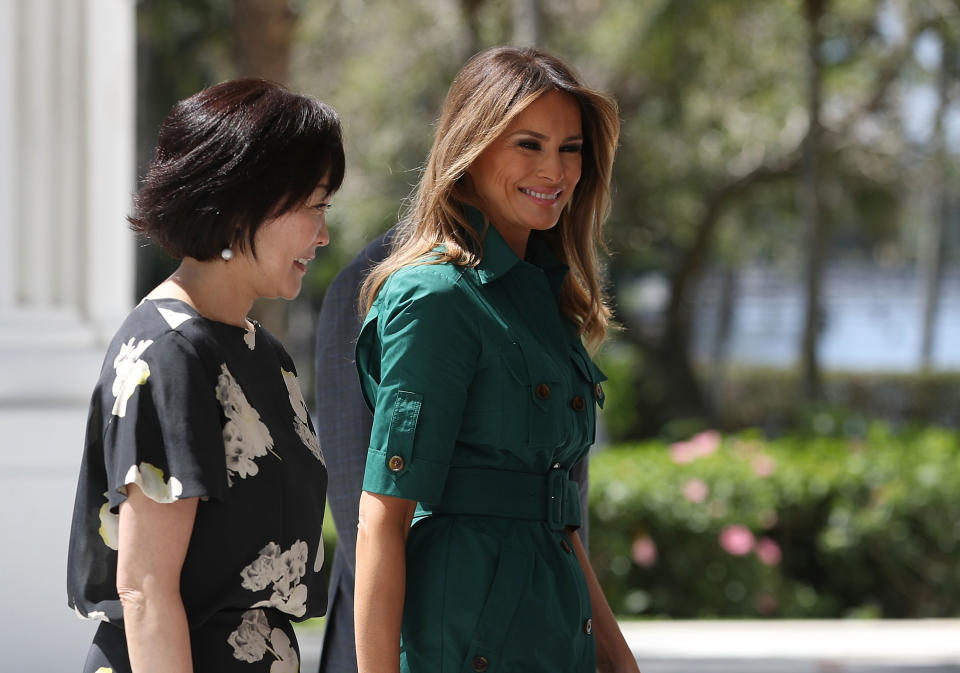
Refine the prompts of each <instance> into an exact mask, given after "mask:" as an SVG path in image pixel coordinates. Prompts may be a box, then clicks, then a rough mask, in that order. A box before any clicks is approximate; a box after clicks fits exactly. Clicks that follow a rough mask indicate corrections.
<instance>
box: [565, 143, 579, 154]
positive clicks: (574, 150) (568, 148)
mask: <svg viewBox="0 0 960 673" xmlns="http://www.w3.org/2000/svg"><path fill="white" fill-rule="evenodd" d="M560 151H561V152H571V153H573V154H577V153H580V152H582V151H583V145H564V146H563V147H561V148H560Z"/></svg>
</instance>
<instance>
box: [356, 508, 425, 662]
mask: <svg viewBox="0 0 960 673" xmlns="http://www.w3.org/2000/svg"><path fill="white" fill-rule="evenodd" d="M416 507H417V503H415V502H414V501H412V500H404V499H403V498H395V497H392V496H389V495H377V494H374V493H368V492H367V491H364V492H363V493H362V494H361V495H360V518H359V523H358V526H357V579H356V585H355V589H354V599H353V600H354V603H353V605H354V622H355V629H356V643H357V667H358V669H359V673H399V671H400V621H401V619H402V618H403V600H404V593H405V588H406V581H407V562H406V558H407V556H406V547H407V534H408V533H409V532H410V522H411V521H412V520H413V513H414V510H415V509H416Z"/></svg>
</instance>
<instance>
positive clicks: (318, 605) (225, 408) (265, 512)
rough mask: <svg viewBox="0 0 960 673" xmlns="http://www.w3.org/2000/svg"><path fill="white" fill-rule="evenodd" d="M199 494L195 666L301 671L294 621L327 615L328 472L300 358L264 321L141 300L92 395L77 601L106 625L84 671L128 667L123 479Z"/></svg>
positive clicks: (153, 490) (192, 580)
mask: <svg viewBox="0 0 960 673" xmlns="http://www.w3.org/2000/svg"><path fill="white" fill-rule="evenodd" d="M132 483H135V484H137V485H138V486H139V487H140V488H141V489H142V490H143V492H144V493H145V494H146V495H147V496H148V497H150V498H151V499H153V500H155V501H157V502H173V501H174V500H177V499H179V498H192V497H198V498H200V502H199V505H198V507H197V514H196V520H195V523H194V529H193V533H192V535H191V538H190V543H189V546H188V549H187V555H186V559H185V561H184V565H183V570H182V575H181V594H182V597H183V602H184V607H185V609H186V614H187V619H188V622H189V626H190V638H191V649H192V653H193V659H194V670H196V671H249V672H251V673H252V672H255V671H270V672H271V673H287V672H290V673H292V672H294V671H297V670H299V650H298V647H297V642H296V637H295V635H294V632H293V627H292V625H291V620H293V621H300V620H303V619H306V618H309V617H314V616H318V615H322V614H323V613H324V611H325V610H326V602H327V597H326V581H325V580H326V578H325V577H324V574H325V573H323V572H321V569H322V566H323V543H322V539H321V526H322V524H323V512H324V500H325V496H326V489H327V472H326V467H325V465H324V460H323V455H322V454H321V452H320V446H319V443H318V442H317V438H316V435H315V434H314V431H313V427H312V424H311V421H310V418H309V416H308V413H307V408H306V405H305V403H304V401H303V397H302V395H301V392H300V386H299V384H298V383H297V378H296V371H295V369H294V366H293V362H292V361H291V359H290V356H289V355H288V354H287V353H286V351H285V350H284V349H283V347H282V346H281V345H280V344H279V342H277V341H276V339H274V338H273V337H272V336H271V335H270V334H269V333H268V332H267V331H266V330H265V329H263V328H262V327H260V326H255V329H252V330H245V329H243V328H241V327H237V326H233V325H227V324H225V323H219V322H215V321H212V320H208V319H206V318H204V317H202V316H200V315H199V314H198V313H197V312H196V311H195V310H194V309H193V308H192V307H190V306H189V305H187V304H185V303H183V302H181V301H178V300H175V299H159V300H144V301H143V302H141V303H140V305H139V306H138V307H137V308H136V309H134V310H133V311H132V312H131V314H130V315H129V316H128V317H127V319H126V321H125V322H124V323H123V325H122V326H121V328H120V330H119V331H118V332H117V334H116V335H115V337H114V339H113V342H112V343H111V344H110V348H109V350H108V351H107V356H106V358H105V360H104V364H103V368H102V370H101V373H100V380H99V382H98V383H97V387H96V389H95V390H94V393H93V398H92V400H91V403H90V413H89V418H88V421H87V434H86V441H85V447H84V454H83V462H82V464H81V467H80V478H79V484H78V487H77V496H76V504H75V506H74V513H73V525H72V529H71V533H70V547H69V558H68V564H67V592H68V601H69V604H70V606H71V607H72V608H73V609H75V610H76V612H77V613H78V614H79V615H80V616H81V617H83V618H87V619H97V620H100V621H101V622H102V623H101V625H100V628H99V629H98V631H97V634H96V636H95V637H94V643H93V646H92V647H91V650H90V653H89V655H88V658H87V662H86V665H85V667H84V669H83V670H84V671H85V672H89V673H94V672H95V671H98V670H100V669H102V668H103V669H108V670H112V671H117V672H120V671H129V670H130V664H129V660H128V658H127V649H126V641H125V639H124V634H123V611H122V607H121V604H120V600H119V598H118V596H117V590H116V571H117V531H118V521H119V517H118V508H119V506H120V503H121V502H123V500H124V499H125V497H126V487H127V485H128V484H132Z"/></svg>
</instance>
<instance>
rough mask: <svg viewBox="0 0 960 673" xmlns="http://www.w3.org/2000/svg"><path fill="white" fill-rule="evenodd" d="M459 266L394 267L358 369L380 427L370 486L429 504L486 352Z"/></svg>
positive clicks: (366, 328)
mask: <svg viewBox="0 0 960 673" xmlns="http://www.w3.org/2000/svg"><path fill="white" fill-rule="evenodd" d="M458 279H459V272H457V271H455V270H452V269H450V267H447V268H439V267H436V266H429V265H424V266H415V267H408V268H405V269H402V270H401V271H398V272H396V273H394V275H393V276H391V277H390V278H389V279H388V281H387V283H386V284H385V285H384V287H383V289H382V290H381V291H380V294H379V295H378V297H377V300H376V302H375V303H374V306H373V307H372V308H371V310H370V313H369V314H368V315H367V318H366V320H365V322H364V325H363V328H362V329H361V332H360V337H359V339H358V340H357V368H358V372H359V375H360V379H361V386H362V388H363V391H364V397H365V399H366V401H367V405H368V406H369V407H370V408H371V409H372V411H373V414H374V418H373V428H372V430H371V434H370V445H369V449H368V451H367V463H366V470H365V472H364V480H363V489H364V490H365V491H370V492H372V493H379V494H383V495H391V496H396V497H400V498H405V499H408V500H416V501H419V502H424V503H436V502H438V501H439V500H440V496H441V495H442V493H443V487H444V483H445V481H446V477H447V471H448V469H449V465H450V458H451V455H452V454H453V450H454V447H455V445H456V443H457V436H458V433H459V430H460V426H461V423H462V420H463V412H464V407H465V404H466V399H467V391H468V389H469V387H470V383H471V381H472V380H473V376H474V372H475V371H476V367H477V362H478V360H479V356H480V350H481V341H480V339H479V335H478V334H477V326H476V319H475V316H474V317H472V316H471V302H470V301H469V300H468V299H467V297H466V296H464V292H463V289H462V288H461V287H460V286H459V283H458Z"/></svg>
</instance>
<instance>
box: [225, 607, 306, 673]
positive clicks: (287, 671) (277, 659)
mask: <svg viewBox="0 0 960 673" xmlns="http://www.w3.org/2000/svg"><path fill="white" fill-rule="evenodd" d="M227 642H228V643H229V644H230V646H231V647H233V657H234V659H239V660H240V661H245V662H247V663H248V664H252V663H253V662H255V661H260V660H261V659H263V655H264V654H266V653H267V652H269V653H270V654H272V655H273V658H274V662H273V664H271V665H270V673H297V671H299V670H300V658H299V657H298V656H297V650H296V649H295V648H294V647H293V643H291V642H290V637H289V636H288V635H287V634H286V633H284V632H283V631H282V630H281V629H271V628H270V624H268V623H267V616H266V615H265V614H264V613H263V610H247V611H246V612H244V613H243V621H242V622H241V623H240V626H239V627H237V630H236V631H234V632H233V633H231V634H230V636H229V637H228V638H227Z"/></svg>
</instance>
